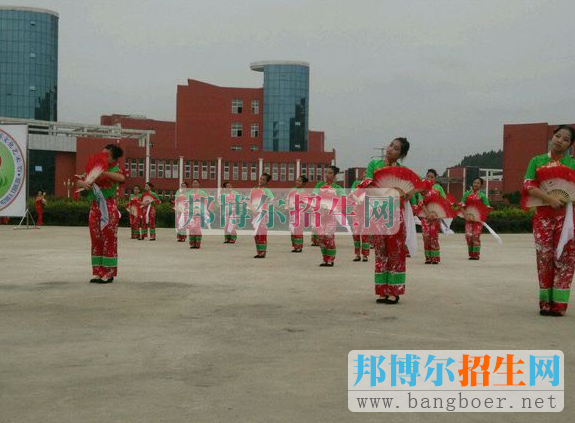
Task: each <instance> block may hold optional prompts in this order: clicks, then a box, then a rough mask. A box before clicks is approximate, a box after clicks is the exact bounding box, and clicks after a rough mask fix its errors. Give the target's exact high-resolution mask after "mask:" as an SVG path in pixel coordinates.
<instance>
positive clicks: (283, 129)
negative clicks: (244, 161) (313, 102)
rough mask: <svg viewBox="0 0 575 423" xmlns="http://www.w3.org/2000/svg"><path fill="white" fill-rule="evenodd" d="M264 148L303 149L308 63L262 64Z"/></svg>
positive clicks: (304, 144) (306, 124) (305, 140)
mask: <svg viewBox="0 0 575 423" xmlns="http://www.w3.org/2000/svg"><path fill="white" fill-rule="evenodd" d="M263 71H264V123H263V125H264V128H263V129H264V131H263V148H264V151H307V145H308V116H309V66H304V65H299V64H266V65H265V66H263Z"/></svg>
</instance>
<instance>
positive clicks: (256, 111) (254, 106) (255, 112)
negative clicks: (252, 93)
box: [252, 100, 260, 115]
mask: <svg viewBox="0 0 575 423" xmlns="http://www.w3.org/2000/svg"><path fill="white" fill-rule="evenodd" d="M259 114H260V102H259V101H258V100H252V115H259Z"/></svg>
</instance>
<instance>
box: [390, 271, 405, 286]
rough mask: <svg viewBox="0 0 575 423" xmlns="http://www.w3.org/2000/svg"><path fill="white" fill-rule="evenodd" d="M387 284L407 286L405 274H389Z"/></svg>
mask: <svg viewBox="0 0 575 423" xmlns="http://www.w3.org/2000/svg"><path fill="white" fill-rule="evenodd" d="M387 283H388V284H390V285H403V284H405V273H389V274H388V278H387Z"/></svg>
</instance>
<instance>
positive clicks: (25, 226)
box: [14, 208, 41, 230]
mask: <svg viewBox="0 0 575 423" xmlns="http://www.w3.org/2000/svg"><path fill="white" fill-rule="evenodd" d="M24 219H26V225H22V222H24ZM30 221H32V225H30ZM16 229H41V228H40V226H36V221H35V220H34V216H32V213H30V209H28V208H26V213H25V214H24V216H22V219H20V223H18V226H16V227H15V228H14V230H16Z"/></svg>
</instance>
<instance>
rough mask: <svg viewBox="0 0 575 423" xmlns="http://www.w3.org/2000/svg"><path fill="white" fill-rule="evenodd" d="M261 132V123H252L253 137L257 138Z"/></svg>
mask: <svg viewBox="0 0 575 423" xmlns="http://www.w3.org/2000/svg"><path fill="white" fill-rule="evenodd" d="M259 134H260V127H259V125H258V124H257V123H252V132H251V136H252V138H257V137H258V135H259Z"/></svg>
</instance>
